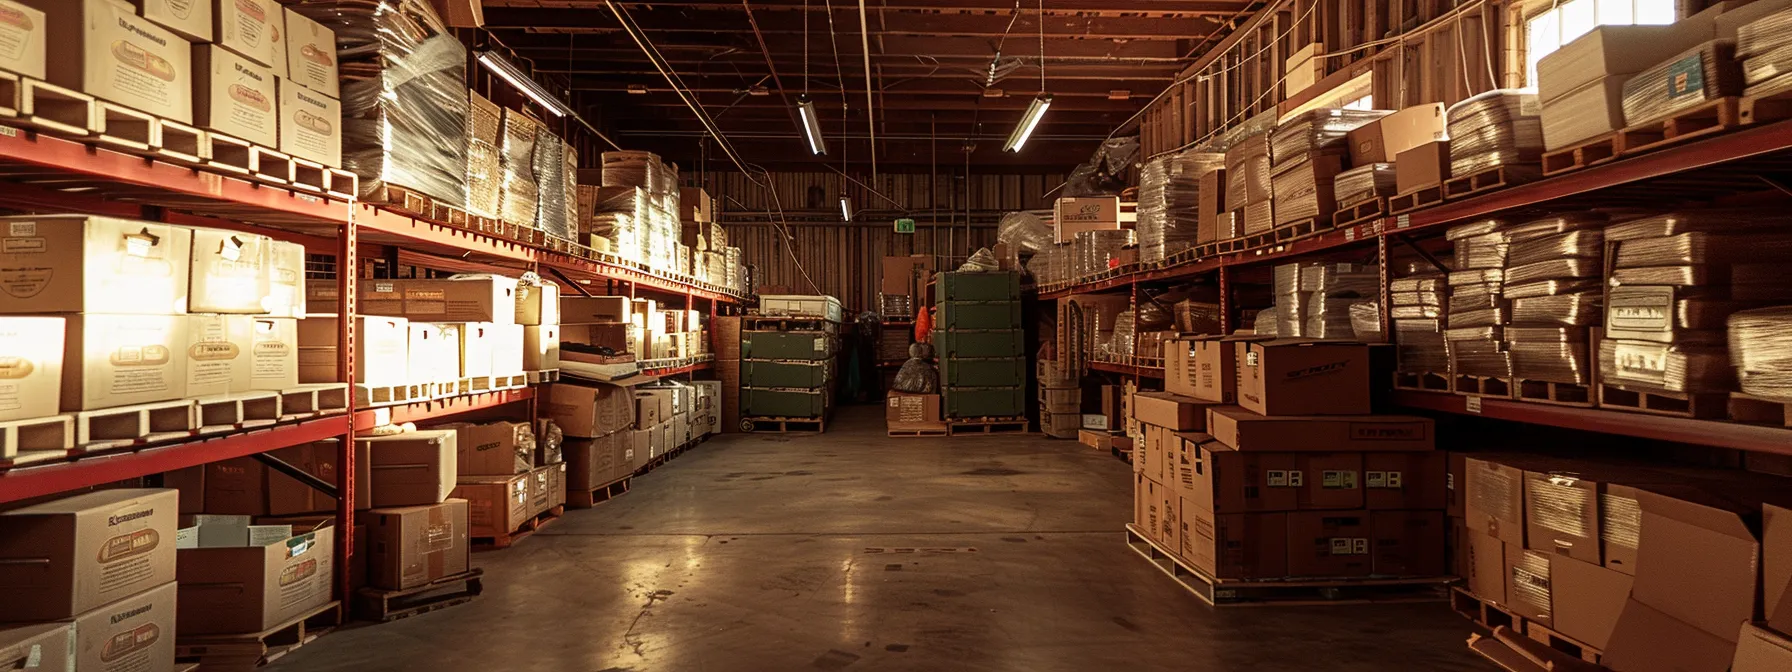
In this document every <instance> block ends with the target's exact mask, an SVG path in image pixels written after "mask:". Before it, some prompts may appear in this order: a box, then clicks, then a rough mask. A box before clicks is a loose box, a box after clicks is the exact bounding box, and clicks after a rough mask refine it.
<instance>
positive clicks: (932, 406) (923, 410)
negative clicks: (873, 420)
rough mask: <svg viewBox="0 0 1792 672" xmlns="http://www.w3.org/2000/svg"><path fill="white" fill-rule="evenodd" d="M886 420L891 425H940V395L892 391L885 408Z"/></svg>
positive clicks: (941, 419) (942, 419)
mask: <svg viewBox="0 0 1792 672" xmlns="http://www.w3.org/2000/svg"><path fill="white" fill-rule="evenodd" d="M884 420H885V421H887V422H891V423H905V422H921V423H939V422H942V421H944V418H942V417H940V395H937V394H912V393H908V392H897V391H895V390H891V391H890V393H889V401H888V403H886V404H885V406H884Z"/></svg>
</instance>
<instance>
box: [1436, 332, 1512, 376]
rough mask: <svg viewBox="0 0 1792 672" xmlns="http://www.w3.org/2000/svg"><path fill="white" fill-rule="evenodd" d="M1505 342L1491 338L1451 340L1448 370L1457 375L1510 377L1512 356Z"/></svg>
mask: <svg viewBox="0 0 1792 672" xmlns="http://www.w3.org/2000/svg"><path fill="white" fill-rule="evenodd" d="M1505 348H1506V344H1505V343H1504V342H1501V341H1493V340H1481V339H1474V340H1451V341H1450V370H1451V371H1452V372H1453V373H1456V374H1458V375H1465V376H1488V377H1494V378H1510V377H1512V357H1511V355H1510V354H1509V353H1507V352H1506V349H1505Z"/></svg>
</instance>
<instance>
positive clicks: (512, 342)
mask: <svg viewBox="0 0 1792 672" xmlns="http://www.w3.org/2000/svg"><path fill="white" fill-rule="evenodd" d="M485 328H486V329H487V330H488V333H490V334H491V346H492V347H491V351H492V352H491V355H492V356H491V360H490V361H491V373H492V375H494V376H498V377H504V376H520V375H523V372H524V371H526V370H527V369H524V368H523V344H524V343H525V341H526V339H525V338H524V337H523V330H524V329H525V328H526V327H524V326H523V325H520V324H488V325H485Z"/></svg>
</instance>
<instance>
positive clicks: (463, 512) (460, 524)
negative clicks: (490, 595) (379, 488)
mask: <svg viewBox="0 0 1792 672" xmlns="http://www.w3.org/2000/svg"><path fill="white" fill-rule="evenodd" d="M368 516H369V518H370V520H369V521H368V525H367V527H368V529H367V538H368V540H369V541H370V542H372V543H370V544H368V546H369V548H368V550H367V583H368V585H371V586H373V587H376V588H385V589H388V590H402V589H405V588H412V587H416V586H421V585H423V584H426V583H429V582H431V581H434V580H436V579H440V578H443V577H447V576H454V575H456V574H461V573H464V572H466V571H467V568H468V567H469V566H470V565H471V562H472V558H471V552H472V545H471V539H470V538H469V537H468V533H467V500H464V499H450V500H448V501H445V502H442V503H440V504H433V505H430V506H409V507H404V508H397V509H374V510H372V511H369V512H368Z"/></svg>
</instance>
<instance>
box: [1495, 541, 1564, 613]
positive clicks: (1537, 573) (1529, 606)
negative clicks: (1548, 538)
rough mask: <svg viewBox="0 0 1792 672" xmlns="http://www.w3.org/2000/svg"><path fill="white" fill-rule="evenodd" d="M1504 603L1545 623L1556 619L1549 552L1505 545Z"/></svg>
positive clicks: (1513, 610)
mask: <svg viewBox="0 0 1792 672" xmlns="http://www.w3.org/2000/svg"><path fill="white" fill-rule="evenodd" d="M1506 567H1507V574H1506V606H1507V607H1508V608H1510V609H1511V610H1512V613H1515V614H1518V615H1519V616H1522V617H1524V618H1526V619H1528V620H1532V621H1536V622H1538V623H1541V624H1543V625H1544V626H1546V627H1547V626H1550V625H1552V624H1553V623H1554V622H1555V615H1554V611H1553V609H1552V605H1553V603H1554V601H1553V599H1552V597H1551V594H1552V593H1553V592H1554V591H1553V590H1552V588H1551V585H1550V584H1551V582H1550V573H1549V555H1548V554H1546V553H1538V552H1536V551H1527V550H1525V549H1522V548H1519V547H1517V546H1513V545H1511V544H1507V545H1506Z"/></svg>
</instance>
